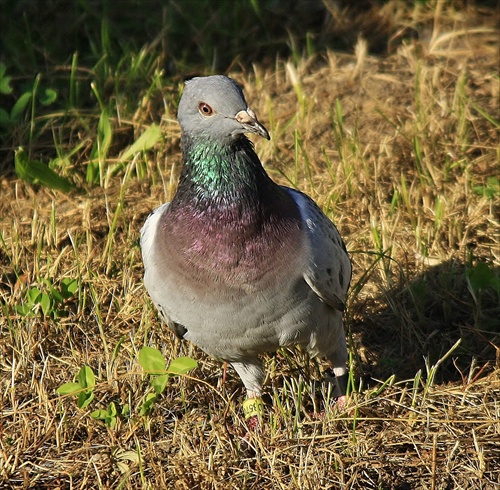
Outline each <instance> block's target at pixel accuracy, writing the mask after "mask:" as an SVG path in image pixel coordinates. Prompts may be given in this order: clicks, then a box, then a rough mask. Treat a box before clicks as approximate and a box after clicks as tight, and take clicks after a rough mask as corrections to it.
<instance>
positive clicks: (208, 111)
mask: <svg viewBox="0 0 500 490" xmlns="http://www.w3.org/2000/svg"><path fill="white" fill-rule="evenodd" d="M198 110H199V111H200V112H201V113H202V114H203V115H204V116H211V115H212V114H213V113H214V111H213V109H212V108H211V107H210V106H209V105H208V104H207V103H205V102H200V105H199V106H198Z"/></svg>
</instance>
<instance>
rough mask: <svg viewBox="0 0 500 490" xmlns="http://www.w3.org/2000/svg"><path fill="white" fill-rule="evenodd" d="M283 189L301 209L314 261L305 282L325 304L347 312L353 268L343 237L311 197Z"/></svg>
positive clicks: (308, 267) (307, 270)
mask: <svg viewBox="0 0 500 490" xmlns="http://www.w3.org/2000/svg"><path fill="white" fill-rule="evenodd" d="M283 188H284V189H285V190H286V191H287V192H288V193H289V194H290V195H291V196H292V198H293V199H294V201H295V203H296V204H297V206H298V207H299V209H300V214H301V216H302V220H303V222H304V226H305V228H306V230H307V233H308V238H309V245H310V249H309V254H310V257H309V260H308V266H307V269H306V271H305V272H304V279H305V280H306V282H307V284H308V285H309V287H310V288H311V289H312V290H313V291H314V292H315V293H316V294H317V295H318V296H319V297H320V298H321V299H322V300H323V301H324V302H325V303H327V304H329V305H330V306H332V307H333V308H336V309H337V310H340V311H344V309H345V302H346V298H347V290H348V289H349V283H350V281H351V274H352V267H351V261H350V260H349V256H348V255H347V251H346V248H345V245H344V242H343V241H342V237H341V236H340V233H339V232H338V230H337V228H336V227H335V225H334V224H333V223H332V222H331V221H330V220H329V219H328V218H327V217H326V216H325V214H324V213H323V212H322V211H321V209H320V208H319V207H318V206H317V205H316V203H315V202H314V201H313V200H312V199H311V198H310V197H308V196H306V195H305V194H303V193H302V192H299V191H296V190H294V189H290V188H288V187H283Z"/></svg>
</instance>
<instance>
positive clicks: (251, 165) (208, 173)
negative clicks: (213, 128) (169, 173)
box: [176, 135, 275, 203]
mask: <svg viewBox="0 0 500 490" xmlns="http://www.w3.org/2000/svg"><path fill="white" fill-rule="evenodd" d="M181 143H182V152H183V159H184V167H183V170H182V175H181V178H180V181H179V187H178V192H177V194H178V199H188V198H189V199H190V200H192V199H195V200H201V201H204V200H206V201H219V202H226V203H227V202H229V201H238V200H240V201H241V200H245V199H252V196H253V197H255V198H256V197H257V196H258V195H259V194H260V193H261V192H262V187H267V186H268V185H273V186H275V184H274V183H273V182H272V181H271V180H270V179H269V177H268V176H267V174H266V173H265V171H264V169H263V168H262V165H261V163H260V161H259V159H258V157H257V155H256V154H255V151H254V149H253V146H252V143H251V142H250V141H249V140H248V139H247V138H245V137H240V138H238V139H236V140H233V141H231V142H230V143H229V144H227V143H226V144H220V143H217V142H214V141H211V140H198V139H197V140H196V141H193V140H191V139H190V138H189V137H188V136H187V135H183V138H182V142H181ZM176 197H177V196H176Z"/></svg>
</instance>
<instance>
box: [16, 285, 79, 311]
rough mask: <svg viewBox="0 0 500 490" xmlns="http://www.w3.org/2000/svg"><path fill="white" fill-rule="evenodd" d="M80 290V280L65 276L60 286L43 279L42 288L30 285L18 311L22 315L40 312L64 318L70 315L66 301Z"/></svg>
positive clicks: (17, 306)
mask: <svg viewBox="0 0 500 490" xmlns="http://www.w3.org/2000/svg"><path fill="white" fill-rule="evenodd" d="M77 290H78V281H77V280H76V279H71V278H69V277H65V278H63V279H62V280H61V284H60V286H59V287H55V286H54V284H53V283H52V281H51V280H50V279H43V280H42V285H41V288H40V287H38V286H33V287H30V288H29V289H28V290H27V291H26V293H25V297H24V301H23V303H22V304H20V305H16V311H17V313H18V314H19V315H22V316H31V317H33V316H36V315H38V314H39V313H40V312H41V313H42V315H43V316H46V317H47V316H50V317H52V318H62V317H66V316H68V312H67V310H66V309H65V302H66V301H67V300H68V299H70V298H72V297H73V296H74V295H75V293H76V291H77Z"/></svg>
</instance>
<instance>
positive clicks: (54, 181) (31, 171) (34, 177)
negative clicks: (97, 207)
mask: <svg viewBox="0 0 500 490" xmlns="http://www.w3.org/2000/svg"><path fill="white" fill-rule="evenodd" d="M14 161H15V169H16V174H17V176H18V177H19V178H20V179H22V180H25V181H26V182H29V183H30V184H39V185H42V186H43V187H48V188H49V189H56V190H59V191H62V192H69V191H70V190H71V189H73V187H74V186H73V184H72V183H71V182H70V181H69V180H68V179H65V178H64V177H61V176H59V175H58V174H56V172H54V170H52V169H51V168H50V166H49V165H50V164H49V165H46V164H45V163H43V162H40V161H38V160H33V159H31V158H28V155H27V154H26V152H25V151H24V149H23V148H18V150H17V151H16V154H15V157H14Z"/></svg>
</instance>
